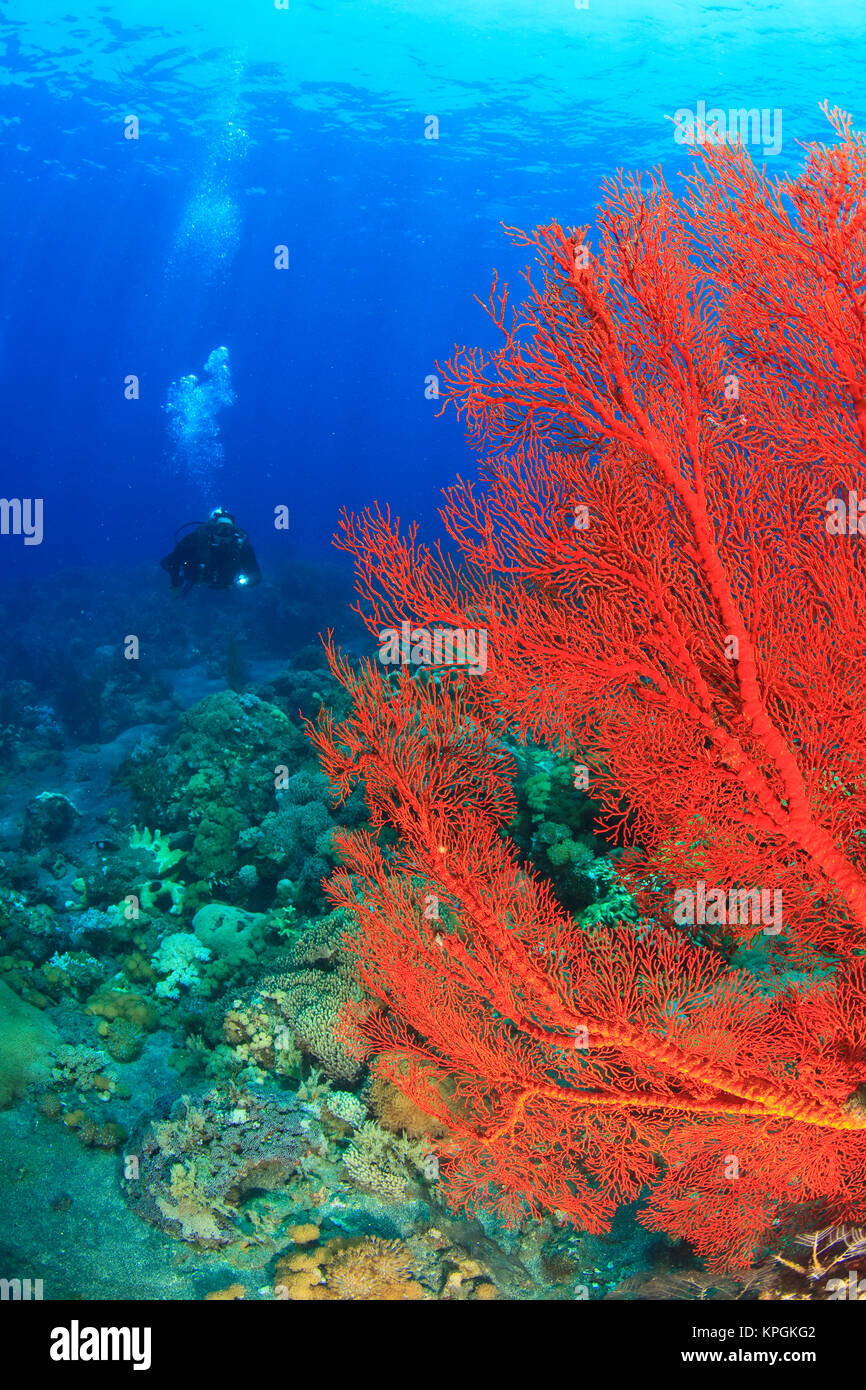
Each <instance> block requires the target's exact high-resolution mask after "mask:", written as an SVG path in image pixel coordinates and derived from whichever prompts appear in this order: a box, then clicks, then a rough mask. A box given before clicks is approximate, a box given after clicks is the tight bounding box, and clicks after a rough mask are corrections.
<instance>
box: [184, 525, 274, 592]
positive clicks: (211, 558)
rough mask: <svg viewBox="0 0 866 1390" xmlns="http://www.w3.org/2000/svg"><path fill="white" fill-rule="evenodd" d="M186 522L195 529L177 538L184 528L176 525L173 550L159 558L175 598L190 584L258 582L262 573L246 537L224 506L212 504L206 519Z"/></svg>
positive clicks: (223, 585)
mask: <svg viewBox="0 0 866 1390" xmlns="http://www.w3.org/2000/svg"><path fill="white" fill-rule="evenodd" d="M186 524H187V526H195V528H196V529H195V530H194V531H190V532H189V534H188V535H186V536H184V537H183V539H182V540H178V539H177V538H178V535H179V533H180V531H183V530H184V529H185V528H184V527H183V526H181V527H179V528H178V530H177V531H175V533H174V540H175V546H174V550H173V551H172V552H171V554H170V555H166V556H165V557H164V558H163V559H162V560H160V564H161V565H162V568H163V569H164V570H167V571H168V573H169V576H170V577H171V588H172V592H173V593H174V595H175V597H176V598H180V596H181V594H186V593H189V590H190V589H191V588H192V587H193V585H194V584H207V585H208V587H209V588H211V589H228V588H232V587H238V588H242V587H243V586H245V585H249V584H258V583H259V581H260V579H261V577H262V572H261V570H260V569H259V563H258V560H257V559H256V556H255V551H254V550H253V547H252V545H251V544H250V538H249V536H248V535H247V533H246V531H243V530H242V529H241V527H240V526H236V525H235V519H234V517H233V516H231V515H230V513H229V512H227V511H226V509H225V507H216V508H215V509H214V511H212V512H211V514H210V516H209V517H208V519H207V521H202V522H195V521H188V522H187V523H186Z"/></svg>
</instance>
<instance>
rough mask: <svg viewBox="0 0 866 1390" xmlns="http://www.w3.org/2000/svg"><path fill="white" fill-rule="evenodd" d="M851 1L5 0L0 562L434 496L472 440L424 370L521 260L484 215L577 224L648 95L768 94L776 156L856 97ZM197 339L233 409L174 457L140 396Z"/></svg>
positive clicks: (718, 101) (262, 537)
mask: <svg viewBox="0 0 866 1390" xmlns="http://www.w3.org/2000/svg"><path fill="white" fill-rule="evenodd" d="M864 24H866V21H864V18H863V16H862V15H861V14H859V13H858V8H857V6H855V5H853V4H851V3H849V0H831V2H830V3H818V0H814V3H812V2H811V0H779V3H761V4H753V3H746V0H742V3H741V0H721V2H720V3H712V4H710V3H701V0H697V2H696V3H695V2H693V0H682V3H680V0H655V3H641V0H634V3H632V0H591V3H590V4H589V5H588V7H587V8H586V9H580V8H576V7H575V5H574V3H572V0H511V2H510V3H508V4H493V3H492V0H468V3H461V4H459V5H458V4H456V3H452V0H424V2H423V3H421V0H418V2H417V3H414V2H413V0H409V3H397V0H369V2H368V0H365V3H363V4H360V3H358V0H322V2H321V3H313V2H312V0H309V3H308V2H307V0H291V3H290V4H289V5H287V7H286V8H285V9H283V8H278V7H277V6H276V5H275V4H273V3H266V0H257V3H254V4H249V5H244V6H238V5H235V4H233V3H229V0H212V2H211V3H207V4H205V3H197V2H196V0H165V2H164V3H159V0H155V2H154V0H141V3H136V2H135V0H122V2H119V3H116V4H111V3H108V4H89V3H83V4H81V5H79V6H77V7H76V9H75V13H74V16H73V15H72V14H69V13H64V9H63V6H62V5H61V4H59V3H53V0H11V3H7V4H6V5H5V6H4V11H3V16H2V20H0V33H2V41H3V43H4V45H5V56H4V59H3V91H2V122H3V142H2V147H0V178H2V188H3V190H4V197H3V200H2V209H0V218H2V222H0V232H2V240H3V246H4V248H5V255H4V266H3V272H2V282H0V326H2V335H0V368H2V380H3V395H4V407H5V408H4V447H3V479H4V480H3V489H4V492H5V493H6V494H7V495H9V496H22V497H23V496H34V495H36V496H40V497H43V498H44V505H45V537H44V540H43V543H42V545H41V546H40V547H38V548H37V547H35V546H33V547H31V548H29V549H27V550H24V549H22V547H21V545H20V544H17V543H14V542H10V541H8V540H5V539H4V541H3V544H2V547H0V563H2V565H3V566H4V569H5V570H6V571H7V572H8V573H9V575H10V577H12V578H15V577H18V576H19V575H27V574H31V573H39V572H42V571H43V570H45V569H48V568H55V569H56V568H58V567H62V566H63V565H64V564H83V565H91V564H92V565H96V566H99V565H102V564H104V563H106V562H108V561H111V562H113V563H118V564H121V565H123V564H124V563H126V562H128V561H131V560H132V559H136V560H145V559H146V558H148V557H156V556H157V555H158V554H161V553H163V550H164V549H165V548H167V544H168V539H169V537H170V535H171V533H172V532H173V531H174V528H175V526H177V525H178V524H180V523H181V522H183V521H186V520H189V519H192V518H194V517H197V516H199V515H201V514H202V512H203V511H204V509H206V508H208V507H211V506H214V505H217V504H218V503H223V504H225V505H227V506H230V507H233V508H235V509H237V510H238V511H239V512H241V513H242V518H241V519H242V523H243V524H244V525H245V526H246V527H247V529H249V530H251V531H252V532H253V533H254V534H255V535H256V537H257V539H258V540H259V543H260V544H261V545H263V546H264V547H265V548H266V549H267V548H268V547H273V545H274V539H273V536H272V534H271V529H272V515H273V507H274V506H275V505H277V504H280V503H282V504H285V505H288V507H289V508H290V513H291V527H290V529H291V536H292V540H293V541H294V542H296V543H297V545H298V546H299V547H301V548H302V549H303V550H304V551H306V552H307V553H312V554H322V553H324V552H325V551H326V550H327V547H328V545H329V538H330V535H331V532H332V530H333V528H334V522H335V516H336V512H337V511H338V509H339V507H341V506H348V507H350V508H352V509H355V508H357V507H359V506H362V505H366V504H367V503H369V502H370V501H371V500H373V499H380V500H390V501H391V502H392V504H393V505H394V507H395V509H396V510H397V512H398V513H399V514H401V515H408V514H411V515H413V516H417V517H420V518H421V519H422V521H423V520H432V518H433V517H434V514H435V507H436V502H437V496H438V491H439V489H440V487H442V486H443V485H444V484H445V483H447V482H448V481H449V480H450V479H451V478H452V476H453V475H454V474H455V473H456V472H459V471H460V470H461V468H462V469H464V470H465V468H466V465H467V457H466V450H465V446H464V444H463V441H462V436H461V431H460V428H459V426H458V425H457V424H456V422H455V421H454V419H453V417H452V416H450V415H446V416H445V417H444V418H441V419H437V418H436V406H435V403H431V402H430V401H429V400H426V399H425V378H426V377H427V375H428V374H429V373H431V372H433V371H434V370H435V365H434V364H435V363H436V361H437V360H439V361H441V360H443V359H444V358H446V357H447V355H448V353H449V351H450V350H451V348H452V345H453V344H454V343H455V342H459V343H470V344H475V343H478V344H481V345H486V344H488V343H490V342H491V341H492V337H491V333H490V330H489V327H488V325H487V323H486V321H485V319H484V317H483V315H482V313H481V311H480V309H479V308H478V306H477V305H476V304H475V302H474V299H473V296H474V295H475V294H481V295H482V296H484V295H486V293H487V288H488V285H489V281H490V276H491V271H492V269H493V267H494V266H495V267H498V268H499V270H500V273H501V274H502V275H503V276H504V278H506V279H507V280H510V281H513V280H514V279H515V278H516V277H517V276H518V275H519V273H520V270H521V269H522V268H523V265H524V259H525V257H524V256H523V255H522V253H521V252H520V250H519V248H517V249H515V248H513V247H511V246H510V245H509V244H508V242H507V240H506V239H505V238H504V236H503V234H502V232H501V228H500V223H502V222H504V223H506V224H512V225H517V226H531V225H534V224H535V223H537V222H539V221H549V220H551V219H552V218H554V217H555V218H558V219H559V220H560V221H562V222H563V223H565V224H569V225H579V224H580V223H582V222H584V221H589V222H591V221H592V219H593V210H594V206H595V204H596V201H597V198H598V189H599V184H600V182H601V180H602V178H603V177H605V176H606V175H607V174H608V173H610V172H612V171H613V170H615V169H617V168H641V169H648V168H652V167H654V166H661V168H662V169H663V170H664V172H665V174H666V175H667V176H669V177H670V178H671V179H673V178H675V176H676V172H677V170H678V169H679V168H681V167H684V166H685V163H686V151H685V149H684V147H683V146H681V145H677V144H676V143H675V140H674V138H673V135H674V127H673V126H672V124H671V123H670V121H669V120H667V119H666V118H669V117H671V116H672V115H673V113H674V112H675V111H676V110H678V109H680V108H692V109H695V108H696V105H697V102H698V101H700V100H703V101H704V102H705V103H706V105H707V107H712V106H714V105H715V106H719V107H722V108H725V109H727V108H737V107H759V108H768V109H776V108H778V109H780V110H781V112H782V113H783V116H782V119H783V139H782V145H781V149H780V151H779V152H778V154H773V155H770V156H768V164H769V165H770V167H771V168H773V167H778V168H788V169H790V168H791V167H792V166H795V165H796V164H797V161H798V159H799V157H800V151H799V148H798V144H797V142H798V141H801V140H813V139H816V138H818V139H820V138H823V136H824V132H825V130H826V123H825V121H824V118H823V116H822V115H821V112H820V110H819V103H820V102H821V101H822V100H824V99H829V100H830V102H831V104H836V105H839V106H842V107H843V108H844V109H850V110H853V111H854V112H855V113H856V111H857V105H858V100H859V99H860V95H861V93H862V90H863V76H864V61H866V60H864V46H863V35H864ZM130 116H134V117H135V118H136V120H137V122H138V132H137V138H136V139H127V138H125V136H126V135H127V134H128V133H129V126H128V118H129V117H130ZM431 116H435V117H436V119H437V121H438V132H437V134H438V138H436V139H430V138H425V132H426V133H427V134H429V133H430V132H429V125H428V124H425V123H427V121H428V117H431ZM277 245H285V246H287V247H288V254H289V268H288V269H287V270H282V271H281V270H276V269H275V267H274V259H275V251H274V248H275V247H276V246H277ZM221 346H224V347H226V348H227V350H228V355H229V361H230V368H231V384H232V391H233V394H234V403H233V404H232V405H231V406H226V407H225V408H224V409H222V410H220V411H219V413H218V415H217V417H216V424H218V428H219V442H218V444H216V443H214V445H213V447H212V448H209V447H208V446H207V445H205V446H204V451H203V452H202V449H201V448H199V449H198V453H199V454H200V455H201V457H199V458H198V459H197V460H193V461H192V462H190V461H189V460H188V459H186V458H185V457H184V449H183V446H182V445H181V446H180V447H178V446H177V443H176V441H174V440H173V439H172V434H171V430H170V428H169V425H170V421H169V420H168V419H167V416H166V411H165V406H166V403H167V401H168V400H169V399H170V396H171V393H172V389H173V386H172V384H173V383H177V382H178V381H179V380H180V379H181V378H183V377H188V376H189V375H191V374H196V375H198V376H200V377H201V376H202V369H203V366H204V363H205V362H206V360H207V358H208V356H209V355H210V353H211V352H212V351H213V350H214V349H215V348H217V347H221ZM130 375H134V376H136V377H137V378H138V380H139V383H140V394H139V397H138V399H137V400H127V399H126V398H125V395H124V392H125V382H126V379H127V378H128V377H129V376H130ZM193 453H194V454H195V453H196V448H195V447H193Z"/></svg>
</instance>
